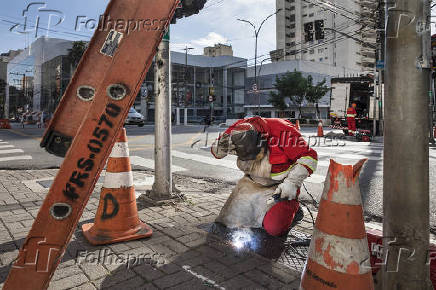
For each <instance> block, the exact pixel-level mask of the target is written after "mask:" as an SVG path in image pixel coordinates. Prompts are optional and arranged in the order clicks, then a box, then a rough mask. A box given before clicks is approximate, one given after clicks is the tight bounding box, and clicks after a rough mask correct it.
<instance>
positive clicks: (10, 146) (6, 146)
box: [0, 145, 15, 149]
mask: <svg viewBox="0 0 436 290" xmlns="http://www.w3.org/2000/svg"><path fill="white" fill-rule="evenodd" d="M6 148H15V146H14V145H3V146H0V149H6Z"/></svg>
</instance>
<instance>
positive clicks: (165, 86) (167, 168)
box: [150, 37, 173, 199]
mask: <svg viewBox="0 0 436 290" xmlns="http://www.w3.org/2000/svg"><path fill="white" fill-rule="evenodd" d="M154 74H155V76H154V77H155V92H156V99H155V149H154V158H155V181H154V184H153V188H152V191H151V193H150V197H152V198H157V199H158V198H165V197H169V196H171V193H172V188H173V180H172V174H171V163H172V161H171V90H170V84H171V75H170V46H169V37H168V40H166V39H165V38H164V40H163V41H162V42H161V43H160V45H159V48H158V52H157V54H156V62H155V71H154Z"/></svg>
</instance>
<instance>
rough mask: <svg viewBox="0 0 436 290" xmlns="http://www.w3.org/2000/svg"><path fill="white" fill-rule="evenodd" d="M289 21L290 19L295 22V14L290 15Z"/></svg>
mask: <svg viewBox="0 0 436 290" xmlns="http://www.w3.org/2000/svg"><path fill="white" fill-rule="evenodd" d="M289 21H290V22H295V14H291V15H290V16H289Z"/></svg>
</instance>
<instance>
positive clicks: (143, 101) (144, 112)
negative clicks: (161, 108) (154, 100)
mask: <svg viewBox="0 0 436 290" xmlns="http://www.w3.org/2000/svg"><path fill="white" fill-rule="evenodd" d="M147 95H148V90H147V91H146V93H145V94H144V90H143V89H142V88H141V114H142V115H143V116H144V119H145V121H147V119H148V116H147V115H148V114H147V113H148V112H147Z"/></svg>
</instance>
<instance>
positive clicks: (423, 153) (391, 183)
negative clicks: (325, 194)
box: [382, 0, 432, 289]
mask: <svg viewBox="0 0 436 290" xmlns="http://www.w3.org/2000/svg"><path fill="white" fill-rule="evenodd" d="M429 3H430V2H429V1H408V0H396V1H394V2H388V4H387V8H386V9H387V10H386V12H387V16H388V21H387V27H386V58H385V59H386V85H385V90H386V98H385V128H384V129H385V137H384V164H383V167H384V172H383V175H384V176H383V211H384V219H383V235H384V237H385V238H384V242H383V244H384V254H385V258H386V259H385V262H386V264H385V265H384V266H383V267H382V283H383V287H382V289H432V288H429V287H431V284H429V283H430V282H429V263H427V262H428V250H429V149H428V146H429V145H428V124H429V122H428V114H427V112H428V91H429V88H430V84H429V80H430V78H429V73H430V64H429V48H430V46H429V45H430V44H429V40H430V7H429Z"/></svg>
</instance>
